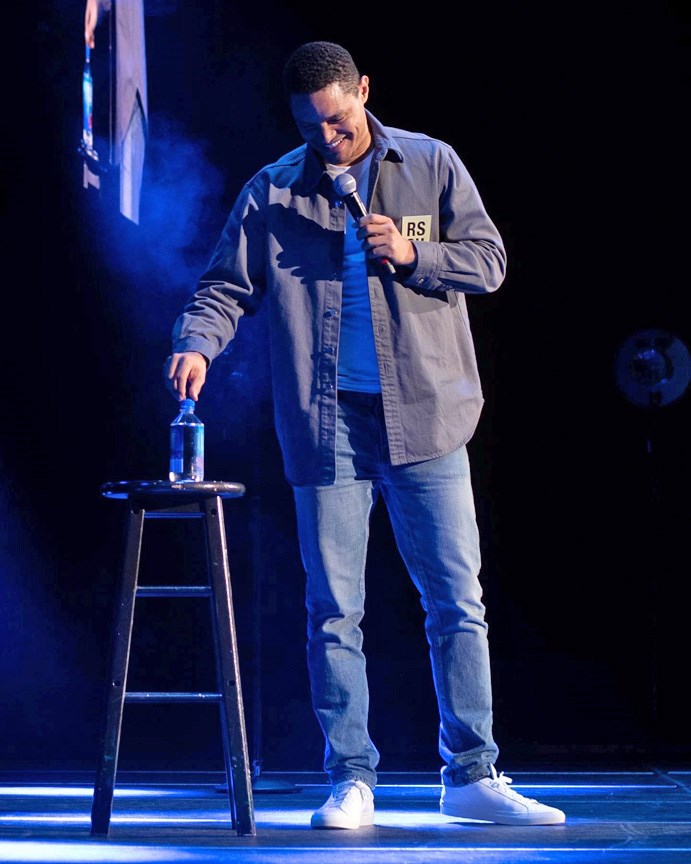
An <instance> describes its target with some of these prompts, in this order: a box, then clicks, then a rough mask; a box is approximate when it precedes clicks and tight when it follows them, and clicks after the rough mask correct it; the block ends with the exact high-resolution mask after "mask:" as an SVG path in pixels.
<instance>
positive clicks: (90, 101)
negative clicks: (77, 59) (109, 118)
mask: <svg viewBox="0 0 691 864" xmlns="http://www.w3.org/2000/svg"><path fill="white" fill-rule="evenodd" d="M82 145H83V146H84V148H85V149H86V150H87V151H90V150H93V149H94V79H93V77H92V75H91V48H90V47H89V46H88V45H87V46H86V59H85V60H84V71H83V73H82Z"/></svg>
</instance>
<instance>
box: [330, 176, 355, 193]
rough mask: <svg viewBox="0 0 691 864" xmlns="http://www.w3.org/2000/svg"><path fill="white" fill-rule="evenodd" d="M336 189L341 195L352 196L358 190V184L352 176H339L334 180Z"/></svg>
mask: <svg viewBox="0 0 691 864" xmlns="http://www.w3.org/2000/svg"><path fill="white" fill-rule="evenodd" d="M334 188H335V190H336V192H338V194H339V195H352V194H353V192H355V190H356V189H357V183H356V182H355V178H354V177H353V175H352V174H339V175H338V177H336V179H335V180H334Z"/></svg>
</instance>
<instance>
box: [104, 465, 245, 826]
mask: <svg viewBox="0 0 691 864" xmlns="http://www.w3.org/2000/svg"><path fill="white" fill-rule="evenodd" d="M101 494H102V496H103V497H104V498H110V499H120V500H126V501H127V502H128V515H127V524H126V530H125V550H124V555H123V564H122V573H121V580H120V590H119V598H118V605H117V609H116V613H115V625H114V632H113V640H112V646H111V659H110V667H109V676H108V686H107V692H106V712H105V715H106V716H105V721H104V727H103V735H102V742H101V745H102V746H101V752H100V759H99V764H98V767H97V771H96V782H95V785H94V796H93V801H92V806H91V833H92V834H93V835H108V834H109V832H110V822H111V816H112V808H113V795H114V787H115V776H116V771H117V761H118V751H119V747H120V736H121V728H122V717H123V710H124V704H125V702H139V703H149V704H154V703H162V702H164V703H180V702H204V703H209V702H215V703H218V704H219V707H220V715H221V733H222V738H223V752H224V758H225V766H226V776H227V781H228V783H227V785H228V800H229V806H230V814H231V824H232V826H233V827H234V828H235V829H236V831H237V833H238V834H241V835H247V834H249V835H254V834H256V828H255V821H254V803H253V796H252V779H251V774H250V766H249V756H248V749H247V735H246V731H245V716H244V709H243V701H242V687H241V683H240V667H239V662H238V651H237V637H236V631H235V618H234V612H233V599H232V591H231V584H230V571H229V566H228V552H227V548H226V535H225V526H224V517H223V499H226V498H240V497H242V496H243V495H244V494H245V487H244V485H243V484H242V483H236V482H231V481H225V480H223V481H221V480H204V481H199V482H191V481H169V480H118V481H111V482H108V483H104V484H103V485H102V486H101ZM146 519H201V520H202V521H203V523H204V529H205V530H204V533H205V538H206V543H205V546H206V576H207V580H206V583H205V584H203V585H199V584H190V585H182V586H181V585H153V586H152V585H141V586H140V585H139V584H138V578H139V564H140V559H141V549H142V540H143V531H144V522H145V520H146ZM147 597H169V598H179V597H207V598H209V599H210V606H211V612H212V615H211V624H212V630H213V635H214V649H215V659H216V682H217V683H216V689H217V692H215V693H197V692H192V693H187V692H183V693H178V692H143V693H135V692H131V691H128V690H127V671H128V665H129V658H130V646H131V640H132V629H133V623H134V609H135V602H136V600H137V599H138V598H141V599H143V598H147Z"/></svg>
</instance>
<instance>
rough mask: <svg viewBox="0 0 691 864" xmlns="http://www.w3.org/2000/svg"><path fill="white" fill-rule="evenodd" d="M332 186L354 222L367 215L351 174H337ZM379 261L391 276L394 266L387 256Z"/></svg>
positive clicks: (393, 272)
mask: <svg viewBox="0 0 691 864" xmlns="http://www.w3.org/2000/svg"><path fill="white" fill-rule="evenodd" d="M334 188H335V190H336V192H338V194H339V195H340V196H341V198H343V200H344V201H345V205H346V207H347V208H348V211H349V212H350V215H351V216H352V217H353V219H355V221H356V222H357V220H358V219H359V218H360V217H361V216H367V209H366V208H365V205H364V204H363V203H362V198H360V196H359V195H358V192H357V183H356V182H355V178H354V177H353V175H352V174H339V175H338V177H336V179H335V180H334ZM379 261H381V263H382V264H383V265H384V267H386V269H387V270H388V271H389V273H391V275H392V276H393V275H395V273H396V268H395V267H394V266H393V264H392V263H391V262H390V261H389V259H388V258H380V259H379Z"/></svg>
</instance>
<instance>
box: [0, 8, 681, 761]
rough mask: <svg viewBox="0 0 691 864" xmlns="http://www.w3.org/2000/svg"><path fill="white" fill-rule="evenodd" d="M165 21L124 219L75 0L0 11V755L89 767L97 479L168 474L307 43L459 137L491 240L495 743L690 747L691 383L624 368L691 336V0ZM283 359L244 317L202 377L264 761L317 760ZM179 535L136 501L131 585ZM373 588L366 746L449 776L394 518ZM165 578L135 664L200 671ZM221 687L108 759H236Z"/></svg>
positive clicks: (202, 656) (476, 467)
mask: <svg viewBox="0 0 691 864" xmlns="http://www.w3.org/2000/svg"><path fill="white" fill-rule="evenodd" d="M146 9H147V16H146V39H147V68H148V90H149V123H150V129H149V136H150V137H149V143H148V148H147V161H146V167H145V176H144V188H143V194H142V207H141V221H140V224H139V225H134V224H133V223H131V222H128V221H127V220H125V219H124V218H123V217H121V216H120V215H119V213H118V206H117V201H116V196H115V193H114V187H113V186H112V185H111V184H112V182H113V181H112V177H111V179H110V180H109V179H108V178H106V180H104V183H103V187H102V189H101V191H100V192H97V191H96V190H94V189H91V188H90V189H84V188H83V186H82V164H81V160H80V158H79V156H78V155H77V152H76V149H77V145H78V143H79V138H80V131H81V125H80V124H81V69H82V63H83V57H84V48H83V35H82V33H83V13H84V9H83V4H81V3H77V2H53V3H46V4H41V5H39V6H35V5H34V6H32V7H31V9H30V10H28V9H25V8H24V4H19V3H16V4H8V5H7V13H8V14H9V16H10V18H11V23H12V24H13V25H15V26H13V27H12V28H9V29H8V32H10V34H11V35H12V38H16V40H17V43H18V46H21V47H22V59H21V61H20V62H18V63H17V62H13V63H12V65H10V66H8V68H7V69H6V74H5V81H6V89H7V90H8V91H9V92H8V94H7V102H6V106H5V126H6V130H7V131H6V134H5V136H4V140H3V155H4V158H3V164H4V179H5V186H6V190H7V194H6V195H5V196H4V199H5V206H4V208H3V239H4V244H3V246H4V254H3V263H4V268H5V276H4V279H3V289H4V290H3V303H2V313H3V316H2V317H3V323H4V327H3V335H4V339H3V347H4V351H3V354H4V358H5V364H4V365H5V369H4V379H5V394H4V395H5V398H4V400H3V401H4V411H3V423H2V441H1V450H0V453H1V455H2V475H1V485H0V514H1V517H2V518H1V521H0V531H1V532H2V546H1V552H0V555H1V558H0V566H1V573H0V597H1V602H2V606H3V608H2V613H3V614H2V624H1V625H0V627H1V629H0V670H1V676H2V677H1V681H2V711H1V712H0V733H1V734H0V768H1V767H3V766H5V767H7V768H10V769H14V768H21V769H24V768H27V769H32V768H36V769H39V768H40V769H43V768H67V769H70V768H74V769H77V768H80V769H81V768H83V769H91V768H92V767H95V761H96V755H97V748H98V736H99V733H100V723H101V718H102V700H103V695H104V688H105V675H106V669H107V659H108V650H109V646H110V628H111V621H112V615H113V611H114V602H115V599H114V598H115V590H116V585H117V578H118V574H119V567H120V553H121V541H122V530H123V526H124V511H123V509H121V504H120V503H118V502H113V501H107V500H105V499H103V498H102V497H101V495H100V485H101V483H103V482H105V481H109V480H119V479H152V478H163V477H165V476H166V474H167V455H168V424H169V422H170V420H171V419H172V417H173V415H174V413H175V403H174V401H173V400H172V399H171V398H170V396H169V395H168V393H167V392H166V391H165V389H164V387H163V384H162V377H161V368H162V363H163V360H164V358H165V356H166V354H167V353H168V349H169V334H170V330H171V327H172V323H173V320H174V318H175V317H176V315H177V314H178V312H179V311H180V309H181V306H182V304H183V303H184V301H185V299H186V298H187V296H188V295H189V294H190V292H191V291H192V289H193V286H194V280H195V278H196V277H197V276H198V275H199V273H200V272H201V270H202V268H203V267H204V265H205V264H206V261H207V259H208V256H209V254H210V252H211V250H212V248H213V245H214V244H215V241H216V238H217V235H218V233H219V231H220V230H221V227H222V225H223V222H224V220H225V217H226V214H227V210H228V209H229V207H230V206H231V204H232V201H233V199H234V197H235V195H236V193H237V192H238V191H239V188H240V186H241V184H242V182H244V180H245V179H247V178H248V177H249V176H250V175H251V174H252V173H253V172H254V171H255V170H257V169H258V168H260V167H261V166H262V165H263V164H264V163H266V162H268V161H271V160H273V159H274V158H275V157H276V156H278V155H280V154H281V153H283V152H284V151H286V150H288V149H290V148H292V147H293V146H295V145H296V144H297V143H299V139H298V136H297V133H296V131H295V129H294V128H293V125H292V121H291V118H290V115H289V113H288V111H287V108H286V106H285V105H284V103H283V98H282V91H281V83H280V73H281V69H282V65H283V62H284V60H285V58H286V56H287V54H288V53H289V51H291V50H292V49H293V48H294V47H296V46H297V45H298V44H300V43H301V42H304V41H308V40H310V39H332V40H335V41H340V42H342V43H343V44H345V45H346V47H348V48H349V49H350V50H351V52H352V53H353V55H354V57H355V60H356V62H357V63H358V64H359V66H360V69H361V71H362V72H363V73H366V74H368V75H369V76H370V81H371V88H372V89H371V97H370V102H369V107H370V108H371V110H372V111H373V112H374V113H375V114H376V115H377V116H378V117H379V118H380V119H381V120H382V121H383V122H385V123H390V124H392V125H399V126H403V127H404V128H409V129H413V130H419V131H423V132H427V133H429V134H431V135H434V136H437V137H440V138H443V139H444V140H446V141H448V142H450V143H452V144H453V145H454V146H455V148H456V149H457V150H458V152H459V153H460V155H461V157H462V158H463V160H464V161H465V163H466V164H467V166H468V168H469V169H470V171H471V173H472V175H473V177H474V178H475V180H476V182H477V184H478V186H479V188H480V191H481V194H482V196H483V198H484V200H485V203H486V205H487V208H488V210H489V212H490V214H491V215H492V216H493V218H494V219H495V221H496V223H497V225H498V227H499V229H500V231H501V232H502V234H503V236H504V239H505V241H506V245H507V249H508V253H509V270H508V276H507V279H506V282H505V283H504V285H503V286H502V288H501V289H500V291H499V292H498V293H496V294H494V295H492V296H489V297H475V298H471V300H470V314H471V321H472V323H473V327H474V333H475V338H476V343H477V351H478V355H479V362H480V369H481V373H482V376H483V381H484V389H485V396H486V406H485V411H484V414H483V417H482V419H481V422H480V425H479V428H478V431H477V433H476V435H475V437H474V439H473V441H472V442H471V445H470V451H471V459H472V465H473V471H474V480H475V490H476V497H477V508H478V519H479V522H480V529H481V532H482V542H483V553H484V568H483V574H482V579H483V584H484V586H485V597H486V601H487V606H488V620H489V623H490V640H491V646H492V652H493V666H494V688H495V699H496V711H495V715H496V730H495V731H496V737H497V739H498V742H499V744H500V747H501V749H502V761H503V762H504V763H505V767H507V768H508V767H509V764H508V763H510V764H511V765H514V766H515V765H516V763H518V762H525V763H527V764H530V765H535V764H538V763H539V762H541V761H545V760H551V761H554V760H559V761H561V762H562V763H563V764H564V765H566V766H568V765H570V764H573V763H576V762H579V763H583V762H586V761H590V762H598V761H600V762H601V761H603V760H607V761H611V760H612V759H616V760H622V761H625V760H631V759H634V760H635V759H644V760H648V759H658V760H659V759H670V760H672V761H675V762H676V763H678V762H679V761H680V760H687V759H688V758H689V755H690V754H689V743H688V728H687V719H686V716H687V715H686V708H685V706H686V690H687V689H688V666H689V650H688V633H687V631H688V624H687V617H688V615H687V601H686V597H687V594H688V579H689V555H688V538H689V529H690V527H691V525H690V523H689V516H690V509H691V508H689V496H688V489H689V461H690V460H689V447H688V440H689V419H690V413H691V412H690V408H689V405H690V401H691V395H690V393H689V391H688V390H687V391H685V392H682V395H681V396H680V397H679V398H677V399H674V400H672V401H670V402H668V403H667V404H663V405H662V406H660V407H658V408H655V409H647V408H644V407H642V406H640V405H638V404H637V403H635V402H633V401H631V399H629V398H627V396H626V395H625V394H624V393H622V391H621V389H620V388H619V386H618V384H617V378H616V374H615V370H616V364H617V358H618V356H619V351H620V350H621V348H622V346H623V345H624V344H625V343H627V340H629V339H630V338H631V337H632V335H633V334H635V333H638V332H639V331H641V330H648V329H651V328H653V329H660V330H662V331H664V332H667V333H670V334H671V335H673V336H675V337H676V338H678V339H679V340H680V341H681V343H682V345H684V346H686V347H688V346H689V345H691V326H690V324H691V321H690V320H689V313H688V306H689V304H688V290H689V287H688V274H687V266H688V265H687V259H688V255H687V251H688V221H687V218H686V215H687V202H688V171H687V163H688V150H689V141H688V135H687V131H686V129H687V115H688V83H689V80H688V78H689V76H688V68H689V67H688V46H689V12H688V5H687V4H684V3H682V2H662V0H657V2H643V3H640V4H635V5H631V4H624V3H613V2H598V3H595V2H579V3H569V2H567V3H559V4H554V3H548V2H546V0H544V2H541V0H537V2H525V3H511V2H508V0H505V2H483V3H480V4H478V3H472V4H464V3H461V4H456V6H455V7H454V14H453V15H451V13H450V11H449V10H448V9H447V8H446V7H444V6H443V4H442V5H438V4H437V5H435V4H432V5H428V6H427V7H424V8H423V7H419V8H413V9H411V10H409V11H407V12H404V10H403V8H402V7H401V8H399V7H398V6H395V5H392V4H370V5H365V6H362V5H356V6H352V5H351V6H345V5H342V6H340V7H338V8H334V7H326V6H325V7H323V8H313V6H312V4H310V5H309V8H308V6H307V5H305V6H304V8H303V7H302V5H301V4H300V3H296V4H290V8H288V4H282V3H278V2H276V3H271V4H245V5H239V4H234V3H225V2H220V0H216V2H212V0H209V2H207V3H194V4H192V3H184V4H183V3H182V2H179V3H175V2H173V0H170V2H167V3H166V2H164V0H159V2H156V3H150V4H148V5H147V6H146ZM27 13H30V20H25V19H26V17H27ZM99 28H100V29H99V30H98V31H97V37H96V38H97V47H96V52H95V57H94V65H95V76H96V81H95V100H96V120H97V128H96V136H97V147H100V148H102V153H103V154H104V155H105V153H107V143H105V136H107V131H106V130H107V121H104V112H105V111H106V109H107V80H106V73H107V68H106V67H107V39H106V34H107V24H105V23H102V24H100V25H99ZM8 60H9V55H8V57H7V59H6V64H7V63H8ZM99 124H100V126H99ZM267 350H268V349H267V340H266V330H265V322H264V318H263V315H262V313H261V312H260V313H259V315H258V316H257V317H256V318H255V319H254V320H252V321H250V320H247V321H244V322H243V324H242V325H241V329H240V333H239V335H238V338H237V339H236V340H235V342H234V343H232V344H231V346H230V347H229V349H228V351H227V352H226V353H225V354H224V355H223V356H222V357H221V358H219V359H218V360H217V361H216V362H215V363H214V365H213V366H212V367H211V370H210V374H209V378H208V383H207V385H206V388H205V390H204V392H203V394H202V397H201V399H200V402H199V414H200V416H201V417H202V419H203V420H204V421H205V423H206V435H207V451H206V474H207V477H208V478H209V479H228V480H237V481H240V482H242V483H244V484H245V485H246V487H247V495H246V496H245V498H243V499H241V500H236V501H231V502H226V505H225V506H226V523H227V528H228V545H229V553H230V563H231V575H232V579H233V588H234V592H235V606H236V618H237V624H238V631H239V640H240V654H241V662H242V673H243V688H244V693H245V701H246V708H247V717H248V732H249V735H250V744H251V754H250V755H251V758H253V759H255V760H259V761H260V762H263V766H264V769H266V770H269V769H270V770H319V769H320V767H321V747H322V742H321V737H320V733H319V730H318V728H317V726H316V722H315V721H314V719H313V717H312V712H311V708H310V705H309V692H308V687H307V676H306V669H305V662H304V630H305V616H304V606H303V604H304V595H303V575H302V570H301V565H300V560H299V553H298V550H297V545H296V539H295V529H294V521H293V512H292V497H291V492H290V489H289V487H288V486H287V484H286V483H285V480H284V479H283V474H282V467H281V461H280V456H279V453H278V450H277V445H276V442H275V438H274V433H273V425H272V420H271V407H270V401H269V381H268V359H267ZM182 526H183V523H180V524H179V525H175V527H174V529H173V530H172V532H171V531H169V530H168V529H167V528H165V527H164V525H163V523H149V524H147V528H146V530H145V534H144V538H145V539H144V552H143V560H142V581H152V582H154V581H164V582H167V581H170V580H171V579H175V578H182V577H179V575H178V574H180V573H183V572H184V571H185V570H188V571H189V570H190V568H192V567H193V566H196V565H197V564H199V548H200V546H199V542H198V538H197V537H196V536H195V534H194V528H195V526H194V525H189V526H185V527H182ZM186 581H189V579H188V578H186ZM367 585H368V606H367V615H366V618H365V621H364V629H365V648H366V651H367V654H368V668H369V671H370V677H371V689H372V724H371V731H372V734H373V737H374V739H375V742H376V743H377V745H378V746H379V749H380V750H381V752H382V763H381V768H382V769H383V770H418V769H420V770H436V769H437V768H438V767H439V758H438V755H437V752H436V735H437V731H436V726H437V716H436V706H435V702H434V693H433V690H432V686H431V680H430V675H429V671H428V661H427V656H426V645H425V641H424V635H423V631H422V615H421V611H420V608H419V604H418V599H417V596H416V595H415V592H414V589H413V588H412V586H411V585H410V583H409V582H408V580H407V576H406V574H405V571H404V569H403V568H402V565H401V563H400V561H399V559H398V557H397V553H396V551H395V547H394V544H393V542H392V538H391V533H390V528H389V525H388V521H387V518H386V514H385V512H384V511H381V510H377V511H376V512H375V515H374V526H373V538H372V545H371V554H370V559H369V563H368V575H367ZM170 602H171V601H164V600H158V601H156V600H151V601H143V603H142V604H140V606H139V607H138V614H137V619H136V621H135V627H136V628H137V625H140V626H139V627H138V629H136V630H135V637H134V641H133V648H132V666H131V688H132V689H159V685H162V687H163V689H165V688H170V689H174V690H177V689H187V687H188V686H189V689H206V688H207V687H208V688H209V689H213V684H212V683H210V682H212V678H213V671H212V665H211V654H210V643H209V636H208V614H207V612H206V609H205V608H200V607H199V606H198V605H196V606H195V605H194V604H198V603H199V601H194V600H191V601H177V603H178V604H180V603H181V602H185V603H189V604H190V605H189V606H186V607H184V611H183V609H182V608H181V607H180V605H177V606H175V608H174V609H172V608H171V607H170V606H169V605H166V603H168V604H170ZM146 604H149V605H146ZM216 711H217V709H216V708H214V707H204V706H198V705H197V706H184V707H179V708H171V707H169V706H164V707H154V706H138V705H132V706H128V707H127V709H126V714H125V724H124V728H123V739H122V748H121V756H120V758H121V762H120V764H121V766H130V765H131V766H136V767H166V768H177V767H180V768H189V769H192V768H203V769H205V768H219V769H221V768H222V756H221V747H220V735H219V732H218V718H217V714H216Z"/></svg>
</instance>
